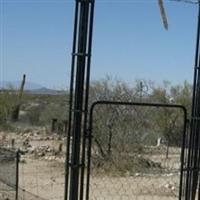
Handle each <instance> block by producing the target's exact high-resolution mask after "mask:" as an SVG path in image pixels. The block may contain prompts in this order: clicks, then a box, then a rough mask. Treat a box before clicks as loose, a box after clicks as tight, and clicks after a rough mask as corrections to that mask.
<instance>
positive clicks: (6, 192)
mask: <svg viewBox="0 0 200 200" xmlns="http://www.w3.org/2000/svg"><path fill="white" fill-rule="evenodd" d="M18 156H19V155H18V153H17V152H16V151H15V150H13V149H8V148H2V147H1V148H0V199H4V198H6V197H7V196H9V197H10V198H9V199H15V198H16V191H17V189H18V188H17V187H18V186H17V176H18V173H17V165H18Z"/></svg>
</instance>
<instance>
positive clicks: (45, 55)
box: [0, 0, 197, 89]
mask: <svg viewBox="0 0 200 200" xmlns="http://www.w3.org/2000/svg"><path fill="white" fill-rule="evenodd" d="M0 2H1V3H0V33H1V36H0V50H1V52H0V55H1V57H0V81H11V80H14V81H15V80H20V79H21V77H22V74H23V73H25V74H27V79H28V80H29V81H31V82H35V83H38V84H41V85H43V86H46V87H49V88H57V89H63V88H66V86H67V85H69V81H70V80H69V79H70V67H71V66H70V63H71V46H72V33H73V19H74V4H75V3H74V0H0ZM165 7H166V11H167V15H168V19H169V30H168V31H165V30H164V28H163V26H162V22H161V18H160V13H159V8H158V5H157V0H96V5H95V21H94V22H95V24H94V35H93V57H92V68H91V79H92V80H96V79H101V78H104V77H105V76H106V75H112V76H113V77H115V78H118V79H121V80H124V81H126V82H128V83H133V82H134V80H135V79H151V80H154V81H156V82H157V83H160V82H162V80H169V81H171V82H172V83H173V84H179V83H182V82H183V81H184V80H188V81H189V82H191V83H192V80H193V66H194V52H195V39H196V24H197V22H196V21H197V6H196V5H191V4H186V3H178V2H173V1H170V0H165Z"/></svg>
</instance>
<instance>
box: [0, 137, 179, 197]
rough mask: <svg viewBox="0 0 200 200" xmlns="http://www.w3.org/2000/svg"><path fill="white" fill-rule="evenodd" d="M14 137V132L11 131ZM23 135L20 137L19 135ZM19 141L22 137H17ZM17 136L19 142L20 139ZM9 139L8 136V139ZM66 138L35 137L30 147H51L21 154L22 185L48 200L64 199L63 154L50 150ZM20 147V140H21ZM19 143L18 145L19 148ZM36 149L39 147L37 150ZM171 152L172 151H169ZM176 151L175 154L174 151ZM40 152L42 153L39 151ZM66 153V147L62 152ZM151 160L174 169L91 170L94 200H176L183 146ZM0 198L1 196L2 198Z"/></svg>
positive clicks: (155, 156)
mask: <svg viewBox="0 0 200 200" xmlns="http://www.w3.org/2000/svg"><path fill="white" fill-rule="evenodd" d="M10 137H11V138H12V137H13V136H12V134H10ZM20 137H21V136H20ZM18 139H19V141H20V138H18ZM18 139H17V138H16V141H17V140H18ZM9 140H10V138H8V141H9ZM60 142H61V143H64V140H57V138H56V139H55V138H53V139H52V138H50V139H46V140H43V139H41V138H40V139H39V140H38V139H34V138H30V141H29V144H30V145H29V147H30V148H33V147H34V149H37V148H40V147H41V146H48V148H47V151H45V154H44V155H40V154H37V156H35V154H34V152H32V153H25V154H24V155H23V156H22V157H21V162H20V166H19V186H20V188H21V189H22V190H24V191H26V192H28V193H30V194H33V195H35V196H38V198H36V199H39V197H40V198H41V199H44V200H45V199H46V200H63V199H64V182H65V170H64V161H65V159H64V156H57V155H56V156H53V155H52V152H53V151H52V150H51V149H56V148H57V147H58V144H59V143H60ZM18 144H19V146H20V145H21V143H18ZM19 146H18V147H19ZM35 151H36V150H35ZM170 152H172V153H170ZM174 152H176V153H174ZM39 153H40V152H39ZM64 154H65V146H63V152H62V155H64ZM150 159H151V160H153V161H154V162H159V163H161V166H162V168H168V169H171V171H169V170H168V171H167V172H165V171H162V173H159V174H155V173H153V174H151V173H148V174H145V173H135V174H134V175H133V174H132V175H130V174H129V173H127V174H126V175H124V176H121V177H120V176H110V175H106V174H104V175H102V174H101V175H96V174H95V171H92V173H91V181H90V199H91V200H151V199H152V200H165V199H167V200H175V199H178V192H179V176H180V173H179V168H180V149H178V148H177V149H169V158H168V159H166V155H165V154H156V155H151V157H150ZM26 192H24V193H23V194H20V197H21V198H20V200H32V199H31V198H30V196H29V195H28V193H26ZM0 200H1V197H0Z"/></svg>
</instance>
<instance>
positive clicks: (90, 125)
mask: <svg viewBox="0 0 200 200" xmlns="http://www.w3.org/2000/svg"><path fill="white" fill-rule="evenodd" d="M97 105H119V106H120V105H125V106H137V107H139V106H141V107H158V108H159V107H160V108H174V109H180V110H182V112H183V136H182V148H181V169H180V185H179V200H181V197H182V195H183V188H182V183H183V172H184V171H185V169H184V158H185V141H186V132H187V122H188V119H187V110H186V108H185V107H184V106H183V105H178V104H162V103H143V102H125V101H124V102H123V101H122V102H121V101H96V102H94V103H93V104H92V105H91V107H90V113H89V130H88V152H87V159H88V160H87V161H88V166H87V183H86V200H89V186H90V172H91V168H90V166H91V148H92V138H93V135H92V133H93V114H94V109H95V107H96V106H97Z"/></svg>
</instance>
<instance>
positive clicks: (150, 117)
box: [83, 101, 188, 200]
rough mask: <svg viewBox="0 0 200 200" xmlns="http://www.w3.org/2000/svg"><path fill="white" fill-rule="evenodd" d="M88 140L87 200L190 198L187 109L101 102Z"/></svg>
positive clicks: (93, 114) (93, 115)
mask: <svg viewBox="0 0 200 200" xmlns="http://www.w3.org/2000/svg"><path fill="white" fill-rule="evenodd" d="M163 127H164V129H165V130H164V129H163ZM161 138H162V139H161ZM87 139H88V149H87V159H88V160H87V162H86V166H87V180H86V182H83V184H86V185H85V186H86V191H85V192H86V193H85V195H86V196H85V198H84V199H87V200H88V199H90V200H100V199H105V200H110V199H115V200H118V199H120V200H121V199H122V200H123V199H124V200H125V199H126V200H129V199H131V200H134V199H139V200H140V199H161V200H162V199H163V200H164V199H184V198H185V188H184V187H183V186H185V181H186V170H185V169H186V165H187V152H188V150H187V148H188V134H187V111H186V109H185V107H184V106H181V105H175V104H155V103H136V102H113V101H97V102H95V103H93V104H92V106H91V109H90V118H89V135H88V137H87ZM156 139H157V142H156ZM161 140H163V141H162V142H161Z"/></svg>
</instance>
